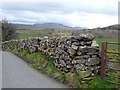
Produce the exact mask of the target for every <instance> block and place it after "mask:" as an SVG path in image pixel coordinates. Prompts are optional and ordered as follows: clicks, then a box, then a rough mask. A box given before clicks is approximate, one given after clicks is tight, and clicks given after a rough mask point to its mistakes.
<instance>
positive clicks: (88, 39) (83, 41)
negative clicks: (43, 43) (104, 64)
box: [54, 34, 100, 78]
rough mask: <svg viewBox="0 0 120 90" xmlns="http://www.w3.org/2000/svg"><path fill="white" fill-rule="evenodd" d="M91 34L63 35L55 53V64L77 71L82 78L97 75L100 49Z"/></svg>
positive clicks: (67, 70) (67, 69) (69, 70)
mask: <svg viewBox="0 0 120 90" xmlns="http://www.w3.org/2000/svg"><path fill="white" fill-rule="evenodd" d="M93 39H94V37H93V35H90V34H81V35H79V36H77V37H75V36H69V37H61V38H60V39H59V43H58V47H57V48H56V49H55V53H54V64H55V66H57V67H58V68H60V69H61V70H64V71H66V72H77V73H78V74H79V75H80V77H81V78H85V77H88V76H95V74H97V73H98V69H99V66H100V65H99V64H100V56H99V55H100V50H99V47H98V45H96V44H95V41H93Z"/></svg>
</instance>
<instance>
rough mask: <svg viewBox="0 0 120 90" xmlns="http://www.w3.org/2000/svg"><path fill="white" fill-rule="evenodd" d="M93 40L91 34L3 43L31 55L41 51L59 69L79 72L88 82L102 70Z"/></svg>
mask: <svg viewBox="0 0 120 90" xmlns="http://www.w3.org/2000/svg"><path fill="white" fill-rule="evenodd" d="M93 39H94V36H93V35H91V34H80V35H78V36H67V37H65V36H62V37H54V38H49V39H48V38H47V37H44V38H34V39H32V38H31V39H20V40H10V41H6V42H3V43H2V48H3V49H5V48H8V47H9V48H11V49H14V48H18V50H19V51H22V50H28V51H29V53H34V52H39V51H40V52H42V53H43V54H45V55H48V56H49V57H50V58H52V59H53V63H54V65H55V66H56V67H57V68H59V69H61V70H63V71H65V72H77V73H78V75H79V77H80V78H81V79H82V80H87V79H92V78H94V77H96V75H98V71H99V68H100V49H99V46H98V45H97V43H96V41H93ZM88 77H90V78H88Z"/></svg>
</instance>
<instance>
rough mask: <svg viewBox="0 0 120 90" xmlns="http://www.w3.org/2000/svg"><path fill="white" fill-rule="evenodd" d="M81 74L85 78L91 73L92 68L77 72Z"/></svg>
mask: <svg viewBox="0 0 120 90" xmlns="http://www.w3.org/2000/svg"><path fill="white" fill-rule="evenodd" d="M77 73H78V74H79V76H80V78H85V77H88V76H90V75H91V71H90V70H86V71H78V72H77Z"/></svg>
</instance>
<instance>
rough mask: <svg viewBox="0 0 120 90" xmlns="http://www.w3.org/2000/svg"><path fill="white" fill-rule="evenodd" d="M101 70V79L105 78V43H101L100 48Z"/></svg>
mask: <svg viewBox="0 0 120 90" xmlns="http://www.w3.org/2000/svg"><path fill="white" fill-rule="evenodd" d="M101 50H102V51H101V56H102V57H101V59H102V60H101V70H100V76H101V79H104V78H105V43H104V42H102V48H101Z"/></svg>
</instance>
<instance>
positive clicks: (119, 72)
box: [100, 42, 120, 85]
mask: <svg viewBox="0 0 120 90" xmlns="http://www.w3.org/2000/svg"><path fill="white" fill-rule="evenodd" d="M110 44H116V45H117V46H118V51H117V52H113V51H108V50H109V48H108V45H110ZM119 46H120V42H102V47H101V59H102V60H101V71H100V75H101V79H105V78H106V77H107V76H112V77H114V78H116V79H118V82H113V81H110V80H107V79H105V80H107V81H108V82H111V83H113V84H118V85H120V52H119V50H120V49H119ZM107 54H112V55H113V56H115V57H108V56H107ZM111 70H112V72H113V71H115V72H116V74H113V75H112V74H111V73H110V71H111Z"/></svg>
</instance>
